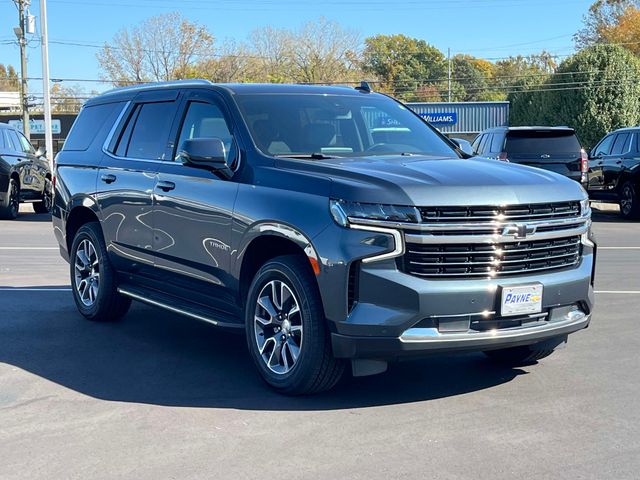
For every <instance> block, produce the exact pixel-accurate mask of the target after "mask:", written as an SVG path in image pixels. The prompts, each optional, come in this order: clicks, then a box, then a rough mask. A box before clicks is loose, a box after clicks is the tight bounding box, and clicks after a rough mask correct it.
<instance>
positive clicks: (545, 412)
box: [0, 207, 640, 479]
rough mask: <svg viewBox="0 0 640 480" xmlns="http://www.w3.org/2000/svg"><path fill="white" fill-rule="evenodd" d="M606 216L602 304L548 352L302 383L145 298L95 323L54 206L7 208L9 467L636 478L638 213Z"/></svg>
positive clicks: (232, 474) (598, 219) (116, 472)
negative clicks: (64, 250)
mask: <svg viewBox="0 0 640 480" xmlns="http://www.w3.org/2000/svg"><path fill="white" fill-rule="evenodd" d="M28 211H29V208H28V207H27V209H25V212H28ZM594 222H595V223H594V228H595V231H596V234H597V237H598V241H599V245H600V250H599V258H598V266H597V284H596V290H597V292H598V293H597V295H596V299H597V307H596V311H595V314H594V319H593V321H592V324H591V327H590V328H589V329H587V330H585V331H582V332H579V333H577V334H575V335H573V336H571V337H570V340H569V344H568V346H567V348H566V349H563V350H561V351H559V352H557V353H556V354H554V355H553V356H552V357H550V358H549V359H546V360H545V361H543V362H541V363H540V364H538V365H534V366H531V367H526V368H518V369H510V368H503V367H498V366H495V365H493V364H492V363H490V362H489V361H487V360H485V358H484V356H483V355H481V354H467V355H462V356H447V357H437V358H431V359H427V360H421V361H417V362H412V363H402V364H397V365H393V366H392V367H391V369H390V370H389V372H387V373H386V374H384V375H380V376H376V377H368V378H360V379H354V380H351V381H349V382H346V383H344V384H343V385H341V386H339V387H338V388H337V389H336V390H334V391H332V392H329V393H326V394H323V395H318V396H314V397H304V398H287V397H282V396H279V395H277V394H275V393H273V392H272V391H270V390H269V389H268V388H267V387H266V386H265V385H264V384H263V383H262V382H261V380H260V379H259V378H258V375H257V373H255V372H254V368H253V366H252V365H251V363H250V359H249V357H248V355H247V354H246V352H245V345H244V341H243V339H242V338H241V337H239V336H234V335H230V334H225V333H221V332H219V331H217V330H215V329H213V328H212V327H210V326H208V325H206V324H201V323H198V322H196V321H193V320H189V319H186V318H182V317H179V316H176V315H173V314H170V313H166V312H164V311H160V310H157V309H153V308H150V307H146V306H143V305H140V304H137V305H135V306H134V308H132V310H131V311H130V313H129V314H128V315H127V316H126V317H125V318H124V320H123V321H122V322H120V323H115V324H95V323H90V322H87V321H84V320H83V319H82V318H81V316H80V315H79V314H78V313H77V312H76V309H75V306H74V304H73V300H72V298H71V293H70V292H69V291H68V289H69V279H68V267H67V264H66V263H65V262H64V261H63V260H62V259H61V258H60V257H59V254H58V251H57V248H56V243H55V240H54V238H53V233H52V230H51V225H50V223H49V222H48V218H47V217H46V216H39V215H34V214H32V213H24V214H23V215H21V216H20V217H19V219H18V220H17V221H13V222H7V221H0V478H3V479H5V478H6V479H9V478H10V479H14V478H25V479H36V478H47V479H50V478H154V479H156V478H177V479H178V478H179V479H183V478H216V479H223V478H224V479H226V478H229V479H244V478H278V479H285V478H317V479H328V478H335V479H341V478H349V479H378V478H380V479H382V478H385V479H387V478H438V479H462V478H474V479H500V478H505V479H506V478H509V479H510V478H536V479H537V478H549V479H565V478H566V479H587V478H589V479H591V478H593V479H627V478H628V479H636V478H638V476H639V473H638V472H640V409H639V408H638V401H639V400H638V399H639V398H640V335H639V333H638V327H637V324H638V322H639V321H640V314H639V312H640V222H625V221H622V220H621V219H620V218H619V217H618V216H617V214H616V213H613V212H600V213H596V214H595V216H594Z"/></svg>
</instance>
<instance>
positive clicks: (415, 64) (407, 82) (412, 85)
mask: <svg viewBox="0 0 640 480" xmlns="http://www.w3.org/2000/svg"><path fill="white" fill-rule="evenodd" d="M364 44H365V45H364V51H363V55H362V69H363V70H364V72H365V73H368V74H370V75H374V76H375V77H376V78H377V79H378V80H379V81H380V82H381V83H380V87H379V88H380V89H381V90H383V91H386V92H389V93H392V94H394V95H395V96H397V97H398V98H401V99H404V100H416V99H418V98H417V96H418V95H417V94H416V92H417V91H418V93H419V91H420V90H424V89H423V88H421V87H424V86H425V85H429V84H442V82H445V83H446V77H447V64H446V62H445V58H444V55H443V54H442V52H441V51H440V50H438V49H437V48H435V47H432V46H431V45H429V44H428V43H427V42H425V41H424V40H418V39H416V38H411V37H407V36H405V35H376V36H373V37H368V38H366V39H365V41H364Z"/></svg>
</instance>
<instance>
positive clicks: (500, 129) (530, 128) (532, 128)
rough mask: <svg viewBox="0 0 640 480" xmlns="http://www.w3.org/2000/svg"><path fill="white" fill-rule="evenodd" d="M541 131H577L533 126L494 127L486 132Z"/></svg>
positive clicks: (564, 127)
mask: <svg viewBox="0 0 640 480" xmlns="http://www.w3.org/2000/svg"><path fill="white" fill-rule="evenodd" d="M539 130H548V131H560V132H565V131H567V130H570V131H572V132H574V131H575V130H574V129H573V128H571V127H567V126H554V127H550V126H545V125H532V126H525V127H494V128H488V129H487V130H485V132H528V131H539ZM483 133H484V132H483Z"/></svg>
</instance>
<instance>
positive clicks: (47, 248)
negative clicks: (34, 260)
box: [0, 247, 59, 250]
mask: <svg viewBox="0 0 640 480" xmlns="http://www.w3.org/2000/svg"><path fill="white" fill-rule="evenodd" d="M0 250H59V248H58V247H0Z"/></svg>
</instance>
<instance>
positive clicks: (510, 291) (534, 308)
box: [500, 283, 542, 317]
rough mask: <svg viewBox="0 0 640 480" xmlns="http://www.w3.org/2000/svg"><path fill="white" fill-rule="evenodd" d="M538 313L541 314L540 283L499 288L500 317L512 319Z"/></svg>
mask: <svg viewBox="0 0 640 480" xmlns="http://www.w3.org/2000/svg"><path fill="white" fill-rule="evenodd" d="M540 312H542V284H541V283H531V284H527V285H516V286H510V287H502V288H501V295H500V316H502V317H512V316H514V315H528V314H532V313H540Z"/></svg>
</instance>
